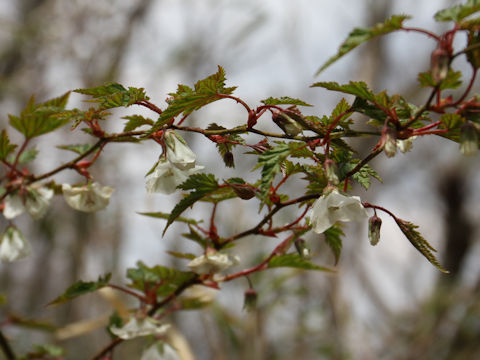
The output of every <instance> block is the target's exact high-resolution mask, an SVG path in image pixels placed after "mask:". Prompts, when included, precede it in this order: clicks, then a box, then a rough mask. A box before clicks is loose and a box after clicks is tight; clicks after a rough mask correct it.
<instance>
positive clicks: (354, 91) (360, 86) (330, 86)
mask: <svg viewBox="0 0 480 360" xmlns="http://www.w3.org/2000/svg"><path fill="white" fill-rule="evenodd" d="M310 87H322V88H324V89H327V90H331V91H339V92H342V93H345V94H351V95H355V96H357V97H359V98H362V99H365V100H369V101H372V102H374V101H375V95H374V94H373V92H372V91H371V90H370V89H369V88H368V85H367V84H366V83H365V82H363V81H350V82H349V83H348V84H346V85H339V84H338V83H337V82H335V81H320V82H316V83H314V84H312V85H311V86H310Z"/></svg>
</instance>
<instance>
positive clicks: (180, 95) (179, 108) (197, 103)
mask: <svg viewBox="0 0 480 360" xmlns="http://www.w3.org/2000/svg"><path fill="white" fill-rule="evenodd" d="M225 81H226V78H225V71H224V70H223V68H222V67H221V66H218V71H217V72H216V73H215V74H213V75H210V76H208V77H207V78H205V79H203V80H200V81H198V82H197V83H196V84H195V86H194V88H193V89H192V88H190V87H189V86H187V85H178V88H177V92H175V93H170V94H169V95H170V96H171V98H170V99H169V100H168V101H167V102H168V107H167V108H166V109H165V110H164V111H163V113H162V114H161V115H160V117H159V119H158V121H157V123H155V127H154V129H153V130H155V129H156V127H157V126H159V124H163V123H165V121H168V120H170V119H172V118H174V117H176V116H178V115H180V114H182V113H183V115H188V114H190V113H192V112H193V111H196V110H198V109H200V108H202V107H203V106H205V105H207V104H209V103H211V102H214V101H217V100H220V99H221V97H219V96H218V95H219V94H223V95H230V94H231V93H233V91H234V90H235V89H236V87H225Z"/></svg>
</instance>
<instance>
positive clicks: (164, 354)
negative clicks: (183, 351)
mask: <svg viewBox="0 0 480 360" xmlns="http://www.w3.org/2000/svg"><path fill="white" fill-rule="evenodd" d="M140 360H181V358H180V356H179V355H178V354H177V352H176V351H175V350H174V349H173V348H172V347H171V346H170V345H168V344H165V343H163V342H161V341H157V342H156V343H155V344H153V345H152V346H150V347H149V348H148V349H147V350H145V351H144V352H143V353H142V357H141V358H140Z"/></svg>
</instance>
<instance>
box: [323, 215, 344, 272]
mask: <svg viewBox="0 0 480 360" xmlns="http://www.w3.org/2000/svg"><path fill="white" fill-rule="evenodd" d="M323 235H324V236H325V243H326V244H327V245H328V247H329V248H330V250H331V251H332V253H333V256H334V257H335V265H337V264H338V260H339V259H340V255H341V254H342V246H343V243H342V237H343V236H345V234H344V232H343V231H342V228H341V227H340V225H338V224H337V225H333V226H331V227H330V228H328V229H327V230H326V231H325V232H324V233H323Z"/></svg>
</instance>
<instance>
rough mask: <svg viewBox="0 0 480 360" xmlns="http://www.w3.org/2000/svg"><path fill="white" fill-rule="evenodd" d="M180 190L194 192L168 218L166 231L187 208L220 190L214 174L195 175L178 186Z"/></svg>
mask: <svg viewBox="0 0 480 360" xmlns="http://www.w3.org/2000/svg"><path fill="white" fill-rule="evenodd" d="M178 188H179V189H183V190H194V191H192V192H191V193H190V194H188V195H187V196H185V197H184V198H183V199H182V200H180V202H179V203H178V204H177V205H175V207H174V208H173V210H172V212H171V213H170V216H169V217H168V221H167V225H166V226H165V230H163V233H164V234H165V231H167V229H168V227H169V226H170V225H171V224H172V223H173V222H174V221H175V220H176V219H177V218H178V217H179V216H180V214H182V213H183V212H184V211H185V210H186V209H187V208H189V207H190V206H192V205H193V204H195V203H196V202H197V201H198V200H200V199H201V198H203V197H204V196H205V195H207V194H209V193H211V192H213V191H215V190H216V189H217V188H218V182H217V180H216V179H215V176H214V175H212V174H193V175H191V176H190V177H189V178H188V179H187V180H185V182H184V183H182V184H180V185H179V186H178Z"/></svg>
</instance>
